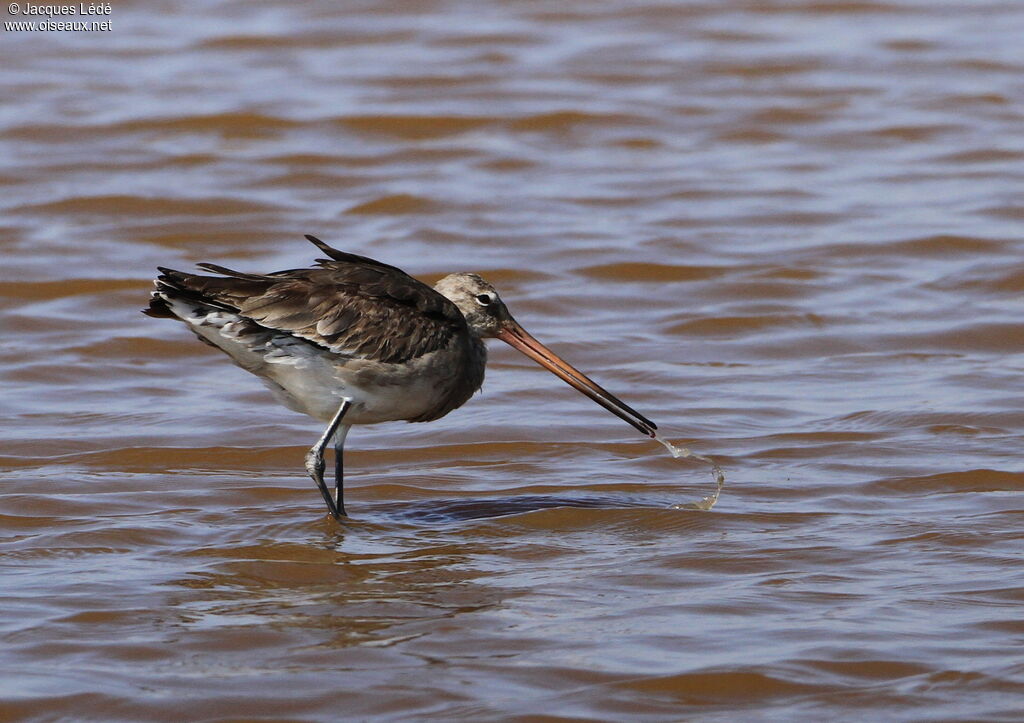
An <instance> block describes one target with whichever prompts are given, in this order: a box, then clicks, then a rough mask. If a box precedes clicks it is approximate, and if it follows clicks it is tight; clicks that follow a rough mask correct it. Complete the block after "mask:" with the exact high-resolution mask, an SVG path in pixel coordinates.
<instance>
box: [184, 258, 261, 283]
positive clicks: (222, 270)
mask: <svg viewBox="0 0 1024 723" xmlns="http://www.w3.org/2000/svg"><path fill="white" fill-rule="evenodd" d="M196 266H198V267H199V268H201V269H206V270H207V271H212V272H213V273H215V274H221V275H223V276H230V277H232V278H235V279H245V280H247V281H262V280H263V279H264V278H266V277H264V276H260V275H259V274H247V273H245V272H244V271H235V270H234V269H229V268H228V267H226V266H219V265H217V264H209V263H206V262H205V261H204V262H203V263H200V264H196Z"/></svg>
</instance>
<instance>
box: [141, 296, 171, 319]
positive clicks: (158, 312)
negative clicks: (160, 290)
mask: <svg viewBox="0 0 1024 723" xmlns="http://www.w3.org/2000/svg"><path fill="white" fill-rule="evenodd" d="M140 311H142V313H143V314H145V315H146V316H152V317H153V318H154V319H177V318H178V317H177V316H175V314H174V312H172V311H171V307H169V306H168V305H167V302H166V301H165V300H164V298H163V297H162V296H160V295H159V294H153V295H152V296H151V297H150V298H149V306H148V307H146V308H145V309H140Z"/></svg>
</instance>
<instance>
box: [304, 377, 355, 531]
mask: <svg viewBox="0 0 1024 723" xmlns="http://www.w3.org/2000/svg"><path fill="white" fill-rule="evenodd" d="M351 406H352V400H351V399H349V398H347V397H346V398H345V399H343V400H342V401H341V406H340V407H338V411H337V412H335V414H334V418H333V419H331V423H330V424H328V425H327V429H325V430H324V433H323V434H322V435H321V436H320V439H318V440H317V442H316V444H314V445H313V446H312V447H310V449H309V451H308V452H306V471H307V472H309V476H310V477H312V478H313V481H314V482H316V486H317V487H318V488H320V494H321V495H323V497H324V502H326V503H327V510H328V511H329V512H330V513H331V515H333V516H334V519H336V520H337V519H340V518H341V516H342V515H343V514H345V511H344V510H341V509H339V506H338V505H337V504H336V503H335V502H334V496H333V495H331V491H330V490H329V489H327V485H326V484H325V483H324V449H326V447H327V443H328V442H329V441H331V439H332V438H333V437H334V434H335V432H337V431H338V426H339V425H340V424H341V419H342V417H344V416H345V412H347V411H348V409H349V407H351ZM342 439H343V440H344V435H343V436H342Z"/></svg>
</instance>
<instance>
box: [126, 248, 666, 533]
mask: <svg viewBox="0 0 1024 723" xmlns="http://www.w3.org/2000/svg"><path fill="white" fill-rule="evenodd" d="M306 238H308V239H309V240H310V241H312V242H313V243H314V244H315V245H316V246H317V247H318V248H319V249H320V250H321V251H323V253H324V254H326V255H327V256H328V257H330V258H328V259H319V260H318V261H317V266H314V267H311V268H306V269H290V270H287V271H275V272H273V273H270V274H249V273H243V272H240V271H232V270H231V269H227V268H224V267H223V266H217V265H214V264H206V263H203V264H198V266H200V267H201V268H204V269H206V270H208V271H213V272H215V273H217V274H220V276H201V275H198V274H189V273H185V272H183V271H175V270H173V269H166V268H162V267H161V268H160V276H158V277H157V279H156V282H155V283H156V291H154V292H153V295H152V298H151V300H150V303H149V308H148V309H145V310H144V311H145V313H146V314H149V315H150V316H154V317H158V318H167V319H180V320H181V321H183V322H185V324H186V325H188V327H189V328H190V329H191V330H192V331H193V332H195V334H196V335H197V336H198V337H199V338H200V340H202V341H204V342H206V343H208V344H210V345H211V346H214V347H217V348H218V349H220V350H221V351H223V352H225V353H227V355H228V356H230V357H231V359H232V361H234V362H235V364H237V365H238V366H240V367H242V368H243V369H245V370H246V371H249V372H252V373H253V374H255V375H256V376H258V377H259V378H260V379H261V380H262V381H263V382H264V383H265V384H266V385H267V386H268V387H270V389H271V391H273V392H274V393H275V395H276V396H277V397H278V399H279V400H280V401H281V402H283V403H284V404H285V405H287V406H288V407H290V408H291V409H294V410H296V411H298V412H302V413H305V414H308V415H310V416H312V417H315V418H317V419H320V420H322V421H325V422H328V425H327V428H326V429H325V430H324V433H323V434H322V435H321V436H320V439H319V440H318V441H317V443H316V444H315V445H313V447H312V448H311V449H310V450H309V452H308V453H307V454H306V470H307V471H308V472H309V475H310V476H311V477H312V478H313V481H314V482H316V485H317V487H318V488H319V489H320V493H321V494H322V495H323V498H324V502H326V503H327V509H328V510H329V511H330V513H331V514H332V515H333V516H334V517H335V518H339V517H340V516H341V515H344V514H345V506H344V502H343V494H342V480H343V462H342V459H343V458H342V450H343V446H344V443H345V436H346V435H347V433H348V430H349V428H350V427H351V425H353V424H376V423H377V422H390V421H395V420H406V421H409V422H429V421H431V420H434V419H438V418H440V417H443V416H444V415H446V414H448V412H450V411H452V410H453V409H456V408H458V407H460V406H462V405H463V404H465V403H466V401H467V400H468V399H469V398H470V397H471V396H472V395H473V393H474V392H476V391H477V390H478V389H479V388H480V386H481V384H483V380H484V365H485V363H486V361H487V350H486V348H485V347H484V344H483V341H482V340H483V339H487V338H492V337H496V338H498V339H501V340H502V341H504V342H506V343H508V344H510V345H511V346H513V347H515V348H516V349H518V350H519V351H521V352H522V353H523V354H525V355H526V356H528V357H530V358H531V359H533V360H534V361H536V362H537V363H538V364H540V365H541V366H543V367H545V368H547V369H549V370H550V371H551V372H553V373H554V374H556V375H557V376H558V377H560V378H562V379H563V380H565V381H566V382H568V383H569V384H570V385H571V386H572V387H574V388H575V389H577V390H579V391H580V392H582V393H583V394H585V395H586V396H588V397H590V398H591V399H593V400H594V401H595V402H597V403H598V404H600V405H601V406H602V407H604V408H605V409H607V410H608V411H610V412H612V413H614V414H616V415H617V416H619V417H621V418H622V419H624V420H625V421H627V422H629V423H630V424H631V425H633V426H634V427H636V428H637V429H638V430H640V431H641V432H643V433H644V434H646V435H648V436H650V437H653V438H657V436H656V431H655V430H656V426H655V424H654V423H653V422H651V421H650V420H649V419H647V418H646V417H644V416H643V415H641V414H639V413H638V412H637V411H636V410H634V409H632V408H631V407H629V406H628V405H626V404H624V403H623V402H621V401H620V400H619V399H617V398H616V397H615V396H613V395H612V394H611V393H609V392H608V391H606V390H605V389H603V388H601V387H600V386H598V385H597V384H596V383H594V382H593V381H591V380H590V379H588V378H587V377H586V375H584V374H583V373H582V372H580V371H578V370H577V369H575V368H573V367H572V366H571V365H569V364H568V363H567V362H565V361H563V360H562V359H561V358H559V357H558V356H557V355H556V354H555V353H554V352H552V351H551V350H550V349H548V348H547V347H545V346H544V345H543V344H541V343H540V342H539V341H537V340H536V339H534V338H533V337H532V336H531V335H530V334H528V333H527V332H526V330H524V329H523V327H521V326H520V325H519V324H518V323H517V322H516V321H515V319H513V318H512V315H511V314H509V312H508V309H507V308H506V307H505V304H504V302H502V300H501V298H500V297H499V296H498V292H497V291H495V290H494V287H493V286H491V285H490V284H489V283H487V282H486V281H484V280H483V279H482V278H480V277H479V276H477V275H476V274H464V273H460V274H450V275H448V276H445V277H444V278H443V279H441V280H440V281H438V282H437V284H436V285H435V286H434V288H430V287H429V286H427V285H426V284H424V283H422V282H420V281H417V280H416V279H414V278H412V277H411V276H409V275H408V274H406V273H405V272H404V271H402V270H401V269H398V268H395V267H394V266H389V265H387V264H383V263H381V262H379V261H374V260H373V259H370V258H366V257H365V256H357V255H355V254H349V253H345V252H343V251H338V250H336V249H333V248H331V247H330V246H328V245H327V244H325V243H324V242H322V241H320V240H319V239H317V238H314V237H313V236H307V237H306ZM332 441H333V444H334V450H335V480H334V492H333V494H332V493H331V491H330V490H329V489H328V487H327V484H326V483H325V482H324V466H325V465H324V450H325V449H326V447H327V445H328V444H330V443H331V442H332Z"/></svg>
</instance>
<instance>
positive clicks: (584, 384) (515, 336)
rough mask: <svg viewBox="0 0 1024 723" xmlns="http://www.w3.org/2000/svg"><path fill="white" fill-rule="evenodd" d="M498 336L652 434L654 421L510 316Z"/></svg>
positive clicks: (579, 390) (609, 409) (654, 428)
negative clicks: (542, 342) (590, 376)
mask: <svg viewBox="0 0 1024 723" xmlns="http://www.w3.org/2000/svg"><path fill="white" fill-rule="evenodd" d="M498 338H499V339H501V340H502V341H503V342H505V343H506V344H508V345H509V346H512V347H514V348H516V349H518V350H519V351H521V352H522V353H523V354H525V355H526V356H528V357H530V358H531V359H533V360H534V361H535V362H537V363H538V364H540V365H541V366H542V367H544V368H545V369H547V370H548V371H550V372H552V373H553V374H554V375H555V376H557V377H559V378H560V379H562V380H563V381H565V382H566V383H568V384H569V386H571V387H572V388H573V389H575V390H576V391H578V392H582V393H583V394H585V395H587V396H588V397H590V398H591V399H593V400H594V401H595V402H597V403H598V404H600V405H601V406H602V407H604V408H605V409H607V410H608V411H609V412H611V413H612V414H614V415H615V416H617V417H619V418H620V419H623V420H625V421H627V422H629V423H630V424H632V425H633V426H634V427H636V428H637V429H639V430H640V431H641V432H643V433H644V434H646V435H647V436H648V437H654V436H655V435H656V434H657V429H658V427H657V425H656V424H655V423H654V422H652V421H651V420H649V419H648V418H647V417H645V416H643V415H642V414H640V413H639V412H638V411H636V410H635V409H633V408H632V407H630V406H629V405H628V404H625V403H624V402H622V401H620V400H619V399H618V398H616V397H615V395H613V394H612V393H611V392H609V391H608V390H606V389H604V388H603V387H601V386H599V385H598V384H596V383H595V382H593V381H591V380H590V379H588V378H587V375H586V374H584V373H583V372H581V371H580V370H579V369H576V368H575V367H573V366H572V365H571V364H569V363H568V362H566V361H565V360H564V359H562V358H561V357H559V356H558V355H557V354H555V353H554V352H553V351H551V350H550V349H548V348H547V347H546V346H544V345H543V344H541V343H540V342H539V341H537V340H536V339H534V338H533V337H532V336H531V335H530V334H529V333H528V332H527V331H526V329H524V328H523V327H521V326H519V324H518V323H516V322H515V321H513V320H511V319H509V320H508V321H506V322H505V323H504V325H503V326H502V329H501V331H499V332H498Z"/></svg>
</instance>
